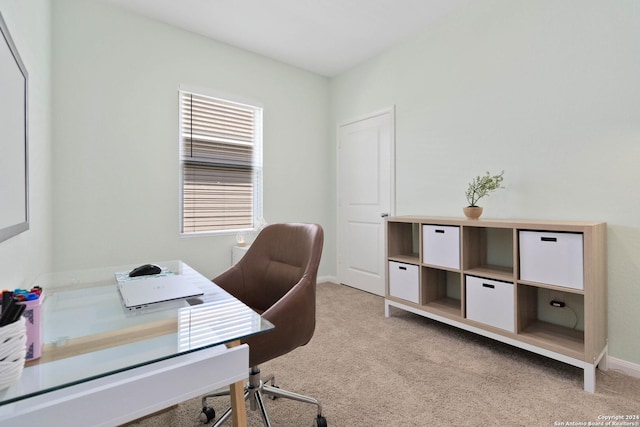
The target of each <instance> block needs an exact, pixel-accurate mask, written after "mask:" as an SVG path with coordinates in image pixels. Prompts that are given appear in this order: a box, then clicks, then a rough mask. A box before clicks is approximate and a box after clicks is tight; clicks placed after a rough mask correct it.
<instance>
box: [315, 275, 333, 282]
mask: <svg viewBox="0 0 640 427" xmlns="http://www.w3.org/2000/svg"><path fill="white" fill-rule="evenodd" d="M323 282H331V283H335V284H337V283H338V279H337V278H336V277H335V276H321V277H318V279H317V280H316V283H323Z"/></svg>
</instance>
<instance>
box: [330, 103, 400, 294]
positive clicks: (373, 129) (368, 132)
mask: <svg viewBox="0 0 640 427" xmlns="http://www.w3.org/2000/svg"><path fill="white" fill-rule="evenodd" d="M393 164H394V111H393V109H388V110H385V111H382V112H379V113H375V114H372V115H369V116H367V117H365V118H362V119H358V120H355V121H352V122H349V123H347V124H344V125H340V126H338V281H339V282H340V283H344V284H345V285H349V286H353V287H355V288H358V289H362V290H364V291H367V292H371V293H373V294H377V295H384V291H385V271H386V269H385V262H384V260H385V252H386V251H385V218H384V217H385V216H386V215H389V214H393V213H394V212H392V211H393V210H394V208H395V206H394V191H393V190H394V169H393Z"/></svg>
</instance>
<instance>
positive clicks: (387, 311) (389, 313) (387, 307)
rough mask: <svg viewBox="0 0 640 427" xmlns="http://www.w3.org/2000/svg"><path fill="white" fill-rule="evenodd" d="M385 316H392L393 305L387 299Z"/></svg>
mask: <svg viewBox="0 0 640 427" xmlns="http://www.w3.org/2000/svg"><path fill="white" fill-rule="evenodd" d="M384 317H391V306H390V305H389V303H388V302H387V300H385V301H384Z"/></svg>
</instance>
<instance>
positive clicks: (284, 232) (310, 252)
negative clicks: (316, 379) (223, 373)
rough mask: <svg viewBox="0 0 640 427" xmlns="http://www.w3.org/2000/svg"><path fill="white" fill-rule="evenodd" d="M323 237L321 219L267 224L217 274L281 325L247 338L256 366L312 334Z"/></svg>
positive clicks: (240, 296) (224, 284)
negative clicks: (239, 255)
mask: <svg viewBox="0 0 640 427" xmlns="http://www.w3.org/2000/svg"><path fill="white" fill-rule="evenodd" d="M323 240H324V233H323V230H322V227H321V226H320V225H317V224H301V223H287V224H272V225H268V226H267V227H265V228H264V229H263V230H262V231H261V232H260V234H258V236H257V237H256V239H255V241H254V242H253V243H252V244H251V246H250V248H249V249H248V250H247V253H246V254H245V255H244V256H243V257H242V259H241V260H240V261H239V262H238V263H237V264H236V265H234V266H232V267H231V268H230V269H228V270H227V271H225V272H224V273H222V274H221V275H220V276H218V277H216V278H215V279H213V281H214V282H215V283H216V284H217V285H219V286H220V287H222V288H223V289H225V290H226V291H228V292H229V293H231V294H232V295H234V296H235V297H236V298H238V299H239V300H241V301H242V302H244V303H245V304H246V305H248V306H250V307H251V308H253V309H254V310H256V311H257V312H259V313H261V314H262V316H263V317H264V318H265V319H267V320H269V321H270V322H272V323H273V324H274V325H275V327H276V328H275V330H274V331H273V332H268V333H265V334H263V335H258V336H256V337H251V338H249V339H247V340H246V342H248V343H249V346H250V359H251V365H252V366H253V365H256V364H259V363H262V362H264V361H266V360H270V359H272V358H274V357H276V356H279V355H281V354H284V353H287V352H289V351H291V350H292V349H293V348H296V347H298V346H301V345H304V344H306V343H307V342H308V341H309V340H310V339H311V337H312V336H313V332H314V329H315V314H316V305H315V302H316V299H315V292H316V279H317V275H318V266H319V264H320V257H321V255H322V245H323Z"/></svg>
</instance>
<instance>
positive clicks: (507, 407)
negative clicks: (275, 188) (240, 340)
mask: <svg viewBox="0 0 640 427" xmlns="http://www.w3.org/2000/svg"><path fill="white" fill-rule="evenodd" d="M262 371H263V374H264V373H270V372H274V373H275V374H276V379H277V381H278V384H279V385H280V386H281V387H282V388H285V389H289V390H292V391H296V392H299V393H302V394H307V395H310V396H314V397H316V398H318V399H320V401H321V402H322V404H323V407H324V415H325V416H326V417H327V421H328V424H329V426H330V427H353V426H380V427H387V426H390V427H395V426H554V425H561V424H560V423H565V424H564V425H570V424H568V423H571V422H576V423H584V424H583V425H587V424H588V423H589V422H592V423H593V422H597V421H600V418H601V417H602V416H617V415H620V416H625V415H638V414H640V379H636V378H631V377H628V376H626V375H624V374H622V373H619V372H614V371H609V372H600V371H598V373H597V379H596V389H597V390H596V393H595V394H590V393H586V392H585V391H584V390H583V388H582V387H583V384H582V380H583V375H582V371H581V370H580V369H578V368H574V367H572V366H569V365H565V364H563V363H560V362H556V361H553V360H551V359H547V358H545V357H542V356H537V355H535V354H532V353H529V352H526V351H523V350H519V349H517V348H513V347H511V346H508V345H505V344H501V343H498V342H496V341H493V340H490V339H487V338H483V337H479V336H476V335H474V334H471V333H468V332H465V331H460V330H458V329H456V328H453V327H449V326H446V325H443V324H440V323H438V322H434V321H431V320H428V319H424V318H422V317H419V316H416V315H413V314H410V313H405V312H402V311H400V310H393V311H392V317H390V318H385V317H384V303H383V299H382V298H381V297H378V296H374V295H370V294H367V293H364V292H361V291H358V290H355V289H352V288H349V287H346V286H341V285H336V284H332V283H322V284H319V285H318V315H317V328H316V332H315V335H314V337H313V339H312V340H311V342H310V343H309V344H308V345H306V346H305V347H301V348H298V349H296V350H295V351H293V352H291V353H289V354H287V355H285V356H283V357H281V358H279V359H277V360H273V361H271V362H269V363H268V364H265V365H263V366H262ZM226 404H227V400H225V399H224V398H220V399H216V400H214V401H213V402H212V406H213V407H214V408H215V409H216V411H217V412H222V410H223V409H224V408H225V405H226ZM266 405H267V409H268V411H269V415H270V417H271V423H272V424H273V425H274V426H283V427H300V426H311V425H312V423H313V419H314V417H315V409H314V407H312V406H311V405H306V404H303V403H297V402H290V401H287V400H284V399H279V400H275V401H271V400H267V402H266ZM199 411H200V399H194V400H191V401H188V402H185V403H183V404H181V405H178V406H176V407H174V408H171V409H170V410H167V411H165V412H163V413H160V414H157V415H154V416H150V417H147V418H145V419H143V420H139V421H137V422H134V423H131V424H129V426H131V427H133V426H137V427H147V426H149V427H150V426H176V427H183V426H198V425H201V424H199V423H198V422H197V415H198V413H199ZM248 418H249V425H250V426H262V423H261V421H260V418H259V417H258V414H257V413H255V412H251V411H250V412H249V414H248ZM635 421H640V420H635ZM555 423H557V424H555ZM227 425H229V426H230V425H231V423H230V422H228V424H227ZM574 425H580V424H574ZM619 425H624V424H619ZM636 425H637V424H636Z"/></svg>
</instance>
